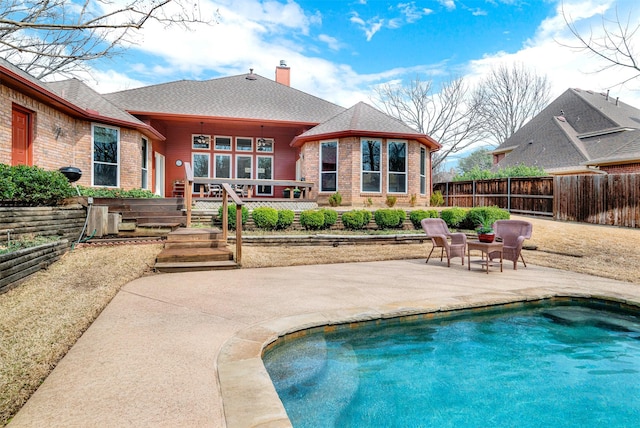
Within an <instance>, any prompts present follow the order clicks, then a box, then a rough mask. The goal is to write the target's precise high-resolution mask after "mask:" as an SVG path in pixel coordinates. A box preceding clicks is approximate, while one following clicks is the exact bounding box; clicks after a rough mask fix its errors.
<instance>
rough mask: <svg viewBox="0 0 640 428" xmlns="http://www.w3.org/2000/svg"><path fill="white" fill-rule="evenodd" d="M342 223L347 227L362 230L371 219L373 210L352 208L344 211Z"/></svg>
mask: <svg viewBox="0 0 640 428" xmlns="http://www.w3.org/2000/svg"><path fill="white" fill-rule="evenodd" d="M341 219H342V225H343V226H344V228H345V229H349V230H361V229H364V227H365V226H366V225H367V224H368V223H369V221H370V220H371V212H369V211H367V210H352V211H347V212H345V213H342V216H341Z"/></svg>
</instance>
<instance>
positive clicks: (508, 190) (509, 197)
mask: <svg viewBox="0 0 640 428" xmlns="http://www.w3.org/2000/svg"><path fill="white" fill-rule="evenodd" d="M507 211H509V212H511V177H507Z"/></svg>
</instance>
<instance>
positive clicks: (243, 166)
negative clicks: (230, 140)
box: [236, 156, 253, 178]
mask: <svg viewBox="0 0 640 428" xmlns="http://www.w3.org/2000/svg"><path fill="white" fill-rule="evenodd" d="M252 160H253V159H252V158H251V156H236V178H251V164H252Z"/></svg>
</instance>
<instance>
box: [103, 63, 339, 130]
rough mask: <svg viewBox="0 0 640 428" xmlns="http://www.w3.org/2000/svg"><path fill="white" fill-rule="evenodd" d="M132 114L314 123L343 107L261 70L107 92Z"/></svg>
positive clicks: (323, 119)
mask: <svg viewBox="0 0 640 428" xmlns="http://www.w3.org/2000/svg"><path fill="white" fill-rule="evenodd" d="M104 96H105V98H107V99H108V100H110V101H112V102H113V103H115V104H117V105H118V106H119V107H120V108H122V109H124V110H127V111H128V112H129V113H131V114H145V113H147V114H153V115H167V116H174V115H186V116H208V117H218V118H230V119H244V120H256V121H257V120H260V121H279V122H291V123H298V124H309V125H315V124H318V123H321V122H324V121H325V120H327V119H329V118H330V117H332V116H334V115H336V114H338V113H340V112H342V111H344V107H340V106H338V105H336V104H333V103H331V102H329V101H325V100H323V99H320V98H318V97H315V96H313V95H310V94H307V93H305V92H302V91H299V90H297V89H294V88H291V87H289V86H287V85H283V84H281V83H277V82H275V81H273V80H270V79H267V78H264V77H262V76H260V75H258V74H254V73H250V74H242V75H238V76H231V77H222V78H217V79H211V80H205V81H196V80H180V81H176V82H169V83H164V84H159V85H152V86H147V87H143V88H137V89H130V90H126V91H120V92H114V93H111V94H106V95H104Z"/></svg>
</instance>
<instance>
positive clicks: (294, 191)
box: [293, 187, 300, 198]
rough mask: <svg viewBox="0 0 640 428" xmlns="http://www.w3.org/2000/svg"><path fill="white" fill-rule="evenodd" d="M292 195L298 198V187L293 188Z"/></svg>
mask: <svg viewBox="0 0 640 428" xmlns="http://www.w3.org/2000/svg"><path fill="white" fill-rule="evenodd" d="M293 197H294V198H299V197H300V189H298V188H297V187H296V188H295V189H293Z"/></svg>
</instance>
